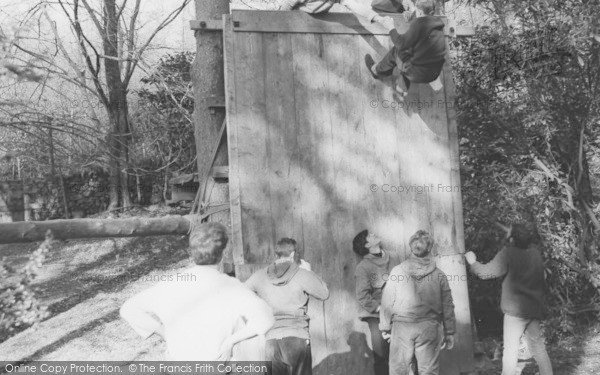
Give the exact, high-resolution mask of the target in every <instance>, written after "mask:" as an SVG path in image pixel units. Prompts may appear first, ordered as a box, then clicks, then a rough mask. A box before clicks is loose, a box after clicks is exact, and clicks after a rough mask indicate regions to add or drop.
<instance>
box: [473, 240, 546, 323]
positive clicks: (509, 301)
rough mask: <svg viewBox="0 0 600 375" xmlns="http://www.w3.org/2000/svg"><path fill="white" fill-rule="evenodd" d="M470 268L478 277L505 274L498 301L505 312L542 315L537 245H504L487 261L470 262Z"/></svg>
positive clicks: (531, 316) (532, 316)
mask: <svg viewBox="0 0 600 375" xmlns="http://www.w3.org/2000/svg"><path fill="white" fill-rule="evenodd" d="M471 270H472V271H473V272H474V273H475V274H476V275H477V276H478V277H480V278H482V279H492V278H498V277H501V276H504V275H506V276H505V277H504V281H503V282H502V298H501V302H500V308H501V309H502V312H504V313H505V314H508V315H512V316H516V317H519V318H524V319H542V318H543V317H544V314H545V309H546V307H545V303H544V292H545V288H546V285H545V280H544V261H543V259H542V254H541V252H540V249H539V247H538V246H535V245H534V246H530V247H529V248H528V249H519V248H517V247H512V246H510V247H505V248H504V249H502V250H500V252H499V253H498V254H496V256H495V257H494V259H492V260H491V261H490V262H489V263H487V264H481V263H479V262H475V263H473V264H472V265H471Z"/></svg>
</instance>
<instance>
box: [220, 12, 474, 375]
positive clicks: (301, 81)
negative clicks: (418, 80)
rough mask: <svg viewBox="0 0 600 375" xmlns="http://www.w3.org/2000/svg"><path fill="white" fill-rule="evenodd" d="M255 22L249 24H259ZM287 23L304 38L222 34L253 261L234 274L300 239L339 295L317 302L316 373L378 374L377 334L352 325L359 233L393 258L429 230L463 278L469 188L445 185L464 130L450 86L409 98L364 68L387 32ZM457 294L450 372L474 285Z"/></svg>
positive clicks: (232, 148)
mask: <svg viewBox="0 0 600 375" xmlns="http://www.w3.org/2000/svg"><path fill="white" fill-rule="evenodd" d="M252 13H253V14H254V17H255V18H251V14H250V13H248V14H246V15H245V16H246V17H248V19H249V20H250V19H253V20H254V21H253V22H257V23H258V22H259V21H260V22H262V20H261V18H260V17H262V16H261V13H260V12H252ZM289 13H294V12H287V13H286V14H278V13H276V12H272V13H271V14H269V22H271V23H283V22H284V21H286V20H288V18H289V17H290V15H289ZM233 17H234V18H233V19H236V18H235V17H236V13H234V15H233ZM299 17H300V16H299ZM329 17H332V19H335V18H334V17H333V15H330V16H329ZM240 25H243V22H240ZM288 27H289V28H291V29H292V30H296V29H295V28H298V30H299V31H298V32H292V33H290V32H281V33H279V32H277V33H275V32H263V31H260V32H255V31H242V30H240V29H239V28H236V29H235V31H234V32H233V33H226V34H225V35H226V37H227V38H231V40H230V41H228V43H226V44H225V45H226V46H228V45H230V44H231V45H232V48H233V51H234V53H235V59H232V60H230V59H228V64H231V66H228V67H227V71H231V72H232V74H229V75H227V77H226V79H227V80H230V77H231V80H232V81H233V82H227V86H228V87H231V88H234V92H231V93H228V96H229V95H231V97H230V98H229V99H228V102H227V106H228V109H227V110H228V112H227V115H228V118H229V119H230V121H229V122H228V134H235V135H234V136H233V140H234V141H235V143H234V142H232V135H230V144H229V152H230V160H232V161H233V160H235V161H236V163H237V164H236V165H237V166H236V167H235V168H234V167H233V166H232V167H231V168H230V181H237V185H236V186H237V187H232V188H231V189H232V190H231V192H232V194H231V195H232V198H233V197H234V189H239V197H240V199H239V200H232V205H238V207H232V212H233V211H234V210H237V211H236V212H239V214H240V216H239V219H238V221H237V222H235V223H232V224H233V226H239V227H237V228H235V227H234V228H232V229H233V232H235V233H241V234H242V239H241V240H242V241H243V246H242V247H243V248H244V262H245V263H247V265H244V266H239V267H238V269H239V271H240V272H241V273H243V275H244V276H243V277H244V278H245V277H247V276H249V275H247V274H248V272H250V271H251V269H253V267H252V264H253V263H260V264H261V266H262V265H264V264H265V263H267V262H269V261H271V260H273V258H274V253H273V249H274V246H275V243H276V241H277V240H278V239H279V238H280V237H284V236H285V237H288V236H291V237H293V238H295V239H296V240H297V241H298V243H299V245H300V247H301V250H302V252H303V253H304V258H305V259H306V260H307V261H309V262H310V263H311V264H312V265H313V270H314V271H315V272H317V273H318V274H319V275H321V276H322V277H323V278H324V280H325V281H326V282H327V284H328V286H329V288H330V291H331V297H330V299H329V300H327V301H325V303H321V302H317V301H311V302H310V304H309V314H310V316H311V336H312V351H313V365H314V370H315V374H337V373H339V374H346V373H348V374H371V373H372V357H371V352H370V350H369V345H370V338H369V336H368V329H367V327H366V324H365V323H362V322H360V321H359V320H358V318H357V316H358V312H359V306H358V303H357V301H356V298H355V291H354V270H355V267H356V263H357V259H356V257H355V255H354V253H353V251H352V239H353V237H354V236H355V235H356V234H357V233H358V232H360V231H361V230H363V229H369V230H371V231H373V232H375V233H377V234H378V235H379V236H380V237H381V238H382V243H383V245H384V247H385V248H387V249H388V250H389V251H390V253H392V255H394V258H395V259H396V261H395V263H397V262H399V261H400V260H403V259H405V258H406V257H407V256H408V254H409V249H408V239H409V238H410V236H411V235H412V234H413V233H414V232H415V231H416V230H418V229H425V230H428V231H430V232H431V233H432V234H433V235H434V238H435V240H436V242H437V244H438V246H437V251H438V252H439V253H440V255H442V256H441V257H440V268H442V269H443V270H444V271H446V272H447V273H449V274H452V275H459V277H460V276H461V275H463V274H465V268H464V264H461V263H460V259H462V258H460V257H461V255H456V254H459V253H460V252H461V249H462V248H463V247H461V246H460V245H459V242H460V241H459V238H460V236H461V235H462V233H461V234H460V235H459V234H458V231H459V230H460V231H462V217H458V216H457V215H462V213H459V212H458V211H457V208H458V206H457V204H456V202H457V201H460V191H459V190H458V191H456V190H451V191H447V190H445V189H444V187H445V186H451V185H452V184H454V183H457V181H456V175H455V174H454V173H455V172H454V169H453V168H454V166H455V164H454V163H456V162H457V161H458V160H457V159H456V158H455V156H456V155H455V153H454V152H455V151H456V149H453V148H452V147H453V146H452V144H455V143H456V142H457V139H456V132H455V130H454V131H453V130H452V129H451V128H449V122H448V121H449V119H448V113H447V111H446V106H445V104H444V103H445V101H446V95H447V92H446V91H447V90H450V88H445V89H444V90H441V91H439V92H433V90H432V89H431V87H430V86H429V85H419V84H416V85H414V86H413V87H412V88H411V90H410V95H409V96H408V97H407V98H406V100H404V101H401V100H400V99H399V98H397V97H395V96H394V92H393V88H392V86H393V84H394V78H392V79H388V80H386V81H383V82H382V81H376V80H374V79H373V78H372V77H371V75H370V74H369V72H368V71H367V69H366V67H365V66H364V62H363V58H364V55H365V54H366V53H370V54H373V55H374V56H375V57H376V58H377V57H381V56H382V55H383V54H384V53H385V52H386V49H387V48H388V47H389V46H390V41H389V38H388V37H386V36H383V35H372V34H371V35H369V34H361V33H353V34H352V33H341V34H340V33H329V32H324V31H323V30H318V31H314V32H310V33H307V32H305V31H303V30H304V29H302V28H301V27H300V26H298V25H297V24H294V23H292V24H290V25H288ZM226 55H227V53H226ZM445 69H446V70H445V71H444V76H443V78H444V82H446V81H447V78H446V76H447V75H450V74H451V71H450V69H449V66H447V67H446V68H445ZM233 154H235V155H233ZM233 174H236V176H235V177H234V176H233ZM458 184H460V181H458ZM439 186H441V188H440V187H439ZM459 220H460V224H459ZM459 228H460V229H459ZM451 287H452V290H453V295H454V298H455V303H456V306H457V316H460V322H461V323H460V324H462V325H461V326H460V329H461V332H460V334H458V335H457V337H458V338H459V339H458V340H459V345H458V346H457V348H456V349H455V350H453V351H450V352H448V353H445V354H444V358H445V359H444V360H445V361H449V362H446V363H455V364H456V365H455V366H447V367H446V369H445V370H442V374H444V375H449V374H458V372H457V371H458V370H461V371H467V370H470V369H471V368H472V358H471V357H470V356H471V350H470V347H471V345H472V336H471V334H470V326H468V325H466V323H465V322H467V321H469V322H470V315H469V305H468V295H467V294H466V281H458V282H454V283H451ZM459 312H460V313H459ZM467 331H469V332H467ZM459 361H460V364H459ZM464 369H466V370H464Z"/></svg>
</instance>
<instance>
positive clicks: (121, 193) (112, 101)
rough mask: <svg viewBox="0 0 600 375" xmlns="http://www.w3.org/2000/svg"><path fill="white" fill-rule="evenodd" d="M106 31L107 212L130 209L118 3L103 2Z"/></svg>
mask: <svg viewBox="0 0 600 375" xmlns="http://www.w3.org/2000/svg"><path fill="white" fill-rule="evenodd" d="M104 29H105V30H106V33H105V35H102V42H103V47H104V54H105V55H106V56H110V57H113V58H114V59H111V58H105V59H104V71H105V74H106V87H107V91H108V108H107V111H108V118H109V120H110V128H111V133H110V134H109V141H108V144H109V148H110V204H109V207H108V209H109V210H111V209H115V208H117V207H119V206H121V207H129V206H131V199H130V197H129V183H128V173H127V169H128V166H129V138H130V134H129V114H128V105H127V90H126V87H125V85H124V84H123V80H122V78H121V65H120V63H119V57H120V56H119V23H118V19H117V9H116V5H115V0H104Z"/></svg>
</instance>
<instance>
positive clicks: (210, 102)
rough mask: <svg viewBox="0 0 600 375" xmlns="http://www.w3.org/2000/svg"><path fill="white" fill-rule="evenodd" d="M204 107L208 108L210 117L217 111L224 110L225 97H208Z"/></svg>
mask: <svg viewBox="0 0 600 375" xmlns="http://www.w3.org/2000/svg"><path fill="white" fill-rule="evenodd" d="M206 107H208V110H209V111H210V114H211V115H214V114H215V113H217V109H221V110H225V96H222V95H221V96H216V95H212V96H210V97H209V98H207V100H206Z"/></svg>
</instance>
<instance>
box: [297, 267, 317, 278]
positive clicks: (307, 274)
mask: <svg viewBox="0 0 600 375" xmlns="http://www.w3.org/2000/svg"><path fill="white" fill-rule="evenodd" d="M307 278H311V279H315V278H316V279H319V280H320V279H321V276H319V275H317V274H316V273H315V272H313V271H309V270H306V269H304V268H298V272H297V273H296V275H294V277H292V280H293V279H296V280H299V281H302V280H306V279H307Z"/></svg>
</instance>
